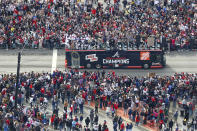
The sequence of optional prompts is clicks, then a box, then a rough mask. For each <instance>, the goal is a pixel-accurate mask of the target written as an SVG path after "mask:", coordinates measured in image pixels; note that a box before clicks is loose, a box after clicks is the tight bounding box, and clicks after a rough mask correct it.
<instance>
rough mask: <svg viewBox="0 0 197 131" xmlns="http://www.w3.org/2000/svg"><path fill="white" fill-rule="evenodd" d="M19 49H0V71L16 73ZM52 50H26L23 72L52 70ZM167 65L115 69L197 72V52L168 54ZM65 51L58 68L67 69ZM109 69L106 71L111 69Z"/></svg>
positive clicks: (132, 72) (130, 72)
mask: <svg viewBox="0 0 197 131" xmlns="http://www.w3.org/2000/svg"><path fill="white" fill-rule="evenodd" d="M17 52H18V50H8V51H7V50H0V73H16V71H17V69H16V68H17ZM52 54H53V51H52V50H46V49H39V50H24V51H23V53H22V56H21V69H20V71H21V72H31V71H35V72H50V71H51V67H52ZM166 59H167V66H166V67H165V68H162V69H148V70H145V69H114V70H115V72H116V73H117V74H121V75H122V74H125V75H130V76H144V75H147V74H148V73H149V72H154V73H156V74H158V75H161V76H163V75H173V74H174V73H175V72H179V73H180V72H189V73H196V72H197V52H196V51H184V52H172V53H169V54H166ZM64 62H65V52H64V50H63V49H62V50H59V51H58V56H57V69H58V70H61V71H64V70H65V63H64ZM110 70H111V69H107V70H106V71H110Z"/></svg>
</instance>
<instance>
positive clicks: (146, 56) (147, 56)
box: [140, 52, 150, 60]
mask: <svg viewBox="0 0 197 131" xmlns="http://www.w3.org/2000/svg"><path fill="white" fill-rule="evenodd" d="M140 60H150V52H140Z"/></svg>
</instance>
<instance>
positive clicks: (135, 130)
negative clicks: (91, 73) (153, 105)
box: [25, 102, 148, 131]
mask: <svg viewBox="0 0 197 131" xmlns="http://www.w3.org/2000/svg"><path fill="white" fill-rule="evenodd" d="M48 103H49V104H48V106H47V109H46V110H44V109H42V110H41V112H43V113H44V112H45V113H46V112H47V117H48V118H50V116H51V115H52V113H53V111H52V105H51V102H48ZM25 106H26V107H28V108H30V104H28V103H26V104H25ZM58 108H59V112H58V116H59V117H60V118H62V116H63V110H64V108H63V104H61V103H60V104H59V105H58ZM92 109H94V108H93V107H91V106H88V105H87V104H86V105H85V106H84V114H83V122H82V127H84V126H85V125H86V124H85V119H86V117H89V116H90V111H91V110H92ZM76 116H77V117H78V119H79V117H80V114H79V113H78V114H77V115H76ZM68 117H69V115H68ZM73 117H75V115H73ZM98 118H99V122H98V123H99V124H101V125H102V124H103V123H104V120H106V121H107V125H108V128H109V131H113V121H112V120H113V118H112V117H111V116H107V115H106V113H105V111H103V110H101V109H99V113H98ZM123 122H124V123H125V125H126V123H128V122H129V121H128V120H126V119H124V121H123ZM47 129H48V131H58V130H55V129H53V127H52V126H48V127H47ZM133 131H148V129H146V128H144V127H142V126H138V127H137V126H134V127H133Z"/></svg>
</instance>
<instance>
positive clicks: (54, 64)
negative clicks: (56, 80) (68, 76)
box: [51, 49, 57, 73]
mask: <svg viewBox="0 0 197 131" xmlns="http://www.w3.org/2000/svg"><path fill="white" fill-rule="evenodd" d="M56 67H57V49H53V58H52V67H51V73H53V71H54V70H56Z"/></svg>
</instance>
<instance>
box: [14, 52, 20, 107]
mask: <svg viewBox="0 0 197 131" xmlns="http://www.w3.org/2000/svg"><path fill="white" fill-rule="evenodd" d="M20 62H21V52H19V53H18V64H17V76H16V90H15V109H17V102H18V88H19V87H20V85H19V77H20V76H19V75H20Z"/></svg>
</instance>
